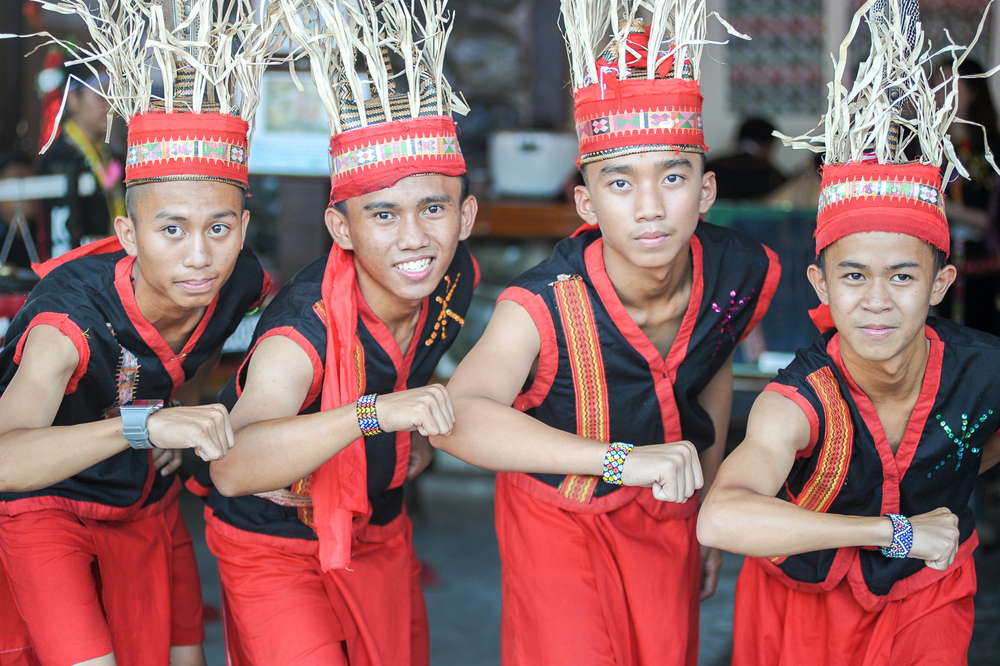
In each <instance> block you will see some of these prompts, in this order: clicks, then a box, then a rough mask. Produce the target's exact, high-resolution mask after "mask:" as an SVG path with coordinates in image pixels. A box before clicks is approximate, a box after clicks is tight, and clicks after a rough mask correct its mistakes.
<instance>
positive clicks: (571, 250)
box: [510, 231, 600, 294]
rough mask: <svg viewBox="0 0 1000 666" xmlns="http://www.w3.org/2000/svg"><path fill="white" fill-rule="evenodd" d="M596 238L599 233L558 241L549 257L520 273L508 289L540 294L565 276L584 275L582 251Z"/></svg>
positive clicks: (588, 233) (584, 267) (589, 232)
mask: <svg viewBox="0 0 1000 666" xmlns="http://www.w3.org/2000/svg"><path fill="white" fill-rule="evenodd" d="M598 238H600V232H599V231H588V232H587V233H585V234H582V235H580V236H578V237H576V238H566V239H564V240H561V241H559V243H557V244H556V247H555V250H554V251H553V252H552V256H551V257H549V258H548V259H546V260H545V261H543V262H542V263H540V264H538V265H537V266H535V267H534V268H531V269H528V270H527V271H525V272H524V273H521V275H519V276H518V277H516V278H515V279H514V281H513V282H511V283H510V287H517V288H520V289H522V290H526V291H528V292H530V293H532V294H542V293H545V292H546V291H549V287H550V286H551V285H552V284H553V283H555V282H559V281H560V280H565V279H566V277H567V276H573V275H579V274H583V273H585V272H586V266H585V260H584V251H585V250H586V249H587V247H588V246H589V245H590V244H591V243H593V242H594V241H596V240H597V239H598Z"/></svg>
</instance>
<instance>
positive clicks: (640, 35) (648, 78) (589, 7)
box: [561, 0, 749, 166]
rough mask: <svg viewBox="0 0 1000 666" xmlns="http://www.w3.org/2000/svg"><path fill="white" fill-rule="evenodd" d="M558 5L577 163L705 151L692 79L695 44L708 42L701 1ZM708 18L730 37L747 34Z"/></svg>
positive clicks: (570, 0) (698, 48) (697, 56)
mask: <svg viewBox="0 0 1000 666" xmlns="http://www.w3.org/2000/svg"><path fill="white" fill-rule="evenodd" d="M561 6H562V19H563V35H564V36H565V38H566V48H567V51H568V52H569V59H570V71H571V75H572V79H573V85H574V88H575V91H576V92H575V94H574V114H573V119H574V124H575V126H576V133H577V139H578V141H579V143H580V157H579V159H578V160H577V163H578V165H580V166H582V165H584V164H589V163H591V162H597V161H600V160H604V159H608V158H610V157H616V156H621V155H630V154H634V153H640V152H646V151H650V150H676V151H681V152H691V153H705V152H707V150H708V147H707V146H706V145H705V134H704V123H703V119H702V95H701V90H700V88H699V85H698V78H699V73H700V69H699V65H700V61H701V53H702V49H703V48H704V46H705V45H706V44H711V43H715V42H709V41H708V40H707V39H706V23H707V21H706V19H707V16H708V15H707V14H706V9H705V0H562V3H561ZM641 11H642V12H645V13H646V14H648V15H649V19H648V24H647V20H646V19H645V18H643V17H641V16H640V15H639V14H640V12H641ZM711 15H712V16H714V17H716V18H717V19H718V20H719V21H720V23H721V24H722V25H723V26H724V27H725V28H726V30H727V31H728V32H729V33H730V34H732V35H735V36H738V37H740V38H742V39H749V37H747V36H746V35H743V34H741V33H739V32H737V31H736V30H735V29H733V28H732V26H730V25H729V24H728V23H726V22H725V21H723V20H722V18H721V17H719V16H718V14H716V13H715V12H713V13H712V14H711ZM609 35H610V37H609ZM664 49H665V50H664Z"/></svg>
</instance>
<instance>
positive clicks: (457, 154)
mask: <svg viewBox="0 0 1000 666" xmlns="http://www.w3.org/2000/svg"><path fill="white" fill-rule="evenodd" d="M330 160H331V164H332V167H331V174H330V179H331V181H332V185H333V187H332V191H331V193H330V203H331V204H334V203H337V202H339V201H346V200H347V199H351V198H354V197H360V196H362V195H364V194H369V193H371V192H377V191H378V190H383V189H385V188H387V187H392V186H393V185H395V184H396V183H398V182H399V181H400V180H401V179H403V178H406V177H407V176H413V175H416V174H420V173H436V174H441V175H442V176H461V175H462V174H463V173H465V158H464V157H463V156H462V148H461V147H460V146H459V145H458V135H457V130H456V127H455V121H453V120H452V119H451V118H450V117H448V116H425V117H422V118H416V119H411V120H395V121H392V122H384V123H378V124H375V125H369V126H368V127H361V128H359V129H353V130H347V131H346V132H341V133H340V134H337V135H335V136H333V137H332V138H331V139H330Z"/></svg>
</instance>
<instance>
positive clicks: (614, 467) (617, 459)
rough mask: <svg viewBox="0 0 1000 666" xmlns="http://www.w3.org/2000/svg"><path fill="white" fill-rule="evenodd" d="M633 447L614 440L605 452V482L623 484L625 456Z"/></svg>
mask: <svg viewBox="0 0 1000 666" xmlns="http://www.w3.org/2000/svg"><path fill="white" fill-rule="evenodd" d="M632 448H633V446H632V444H627V443H625V442H612V443H611V446H609V447H608V450H607V451H606V452H605V453H604V477H603V480H604V483H610V484H612V485H616V486H620V485H622V470H623V469H624V468H625V457H626V456H627V455H628V454H629V451H631V450H632Z"/></svg>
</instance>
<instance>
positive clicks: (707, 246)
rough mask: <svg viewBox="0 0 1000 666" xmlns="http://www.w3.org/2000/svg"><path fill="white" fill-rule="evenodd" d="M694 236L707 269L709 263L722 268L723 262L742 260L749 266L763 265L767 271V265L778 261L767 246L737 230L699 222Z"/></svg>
mask: <svg viewBox="0 0 1000 666" xmlns="http://www.w3.org/2000/svg"><path fill="white" fill-rule="evenodd" d="M694 236H695V238H697V240H698V242H699V243H700V244H701V247H702V252H703V253H704V259H705V262H706V267H708V265H709V262H711V263H712V264H714V265H716V266H721V265H722V262H729V261H733V260H740V261H743V262H747V263H749V264H755V263H756V264H760V265H763V266H764V268H765V269H766V267H767V264H769V263H770V262H771V261H772V260H776V259H777V256H776V255H774V253H773V252H771V251H770V250H769V249H768V248H767V246H765V245H764V244H762V243H761V242H760V241H758V240H756V239H755V238H754V237H753V236H751V235H749V234H747V233H744V232H742V231H738V230H736V229H729V228H726V227H720V226H717V225H715V224H711V223H709V222H699V223H698V227H697V228H696V229H695V232H694Z"/></svg>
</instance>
